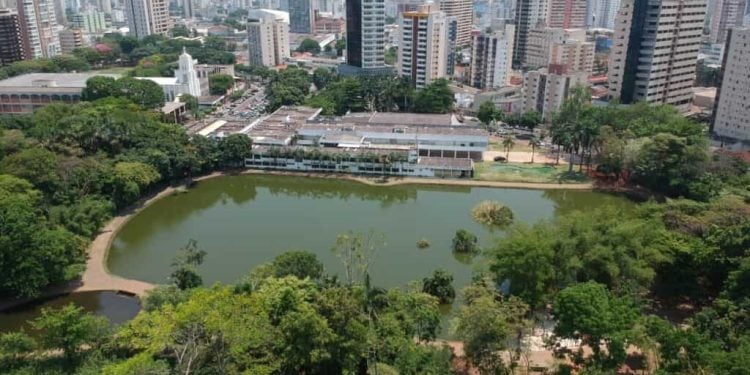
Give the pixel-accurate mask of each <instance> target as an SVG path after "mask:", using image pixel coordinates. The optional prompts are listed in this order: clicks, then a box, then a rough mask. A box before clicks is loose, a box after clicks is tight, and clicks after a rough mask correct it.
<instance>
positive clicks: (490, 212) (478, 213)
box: [471, 201, 513, 227]
mask: <svg viewBox="0 0 750 375" xmlns="http://www.w3.org/2000/svg"><path fill="white" fill-rule="evenodd" d="M471 216H472V217H474V221H476V222H477V223H480V224H484V225H487V226H496V227H505V226H508V225H509V224H510V223H512V222H513V211H511V209H510V208H508V207H506V206H504V205H503V204H501V203H500V202H497V201H482V202H480V203H479V204H477V205H476V206H474V208H473V209H472V210H471Z"/></svg>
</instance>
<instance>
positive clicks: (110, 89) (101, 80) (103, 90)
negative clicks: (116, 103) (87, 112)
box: [81, 76, 117, 102]
mask: <svg viewBox="0 0 750 375" xmlns="http://www.w3.org/2000/svg"><path fill="white" fill-rule="evenodd" d="M115 82H116V80H115V78H114V77H109V76H94V77H91V78H89V79H88V80H86V87H85V88H84V89H83V91H82V92H81V100H84V101H88V102H93V101H94V100H97V99H101V98H106V97H110V96H115V95H117V89H116V84H115Z"/></svg>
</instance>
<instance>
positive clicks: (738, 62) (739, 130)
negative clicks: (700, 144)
mask: <svg viewBox="0 0 750 375" xmlns="http://www.w3.org/2000/svg"><path fill="white" fill-rule="evenodd" d="M726 40H727V45H726V48H725V49H724V60H723V61H722V64H721V77H722V78H721V85H720V87H719V90H718V92H717V94H716V102H715V104H714V113H713V119H712V121H711V131H712V132H713V133H714V134H716V135H719V136H722V137H729V138H732V139H736V140H741V141H750V105H748V103H750V28H730V29H729V30H727V35H726Z"/></svg>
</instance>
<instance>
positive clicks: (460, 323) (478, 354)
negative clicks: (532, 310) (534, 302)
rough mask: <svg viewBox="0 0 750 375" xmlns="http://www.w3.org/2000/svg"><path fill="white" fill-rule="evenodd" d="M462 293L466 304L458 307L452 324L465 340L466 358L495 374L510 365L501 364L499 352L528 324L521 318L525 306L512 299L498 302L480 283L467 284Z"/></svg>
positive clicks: (524, 311) (493, 293)
mask: <svg viewBox="0 0 750 375" xmlns="http://www.w3.org/2000/svg"><path fill="white" fill-rule="evenodd" d="M463 294H464V295H465V296H466V304H464V305H463V306H461V307H459V309H458V313H457V314H456V317H455V318H454V320H453V327H454V330H455V333H456V337H458V338H459V339H460V340H461V341H462V342H463V343H464V352H465V353H466V357H467V358H468V359H469V361H470V362H471V363H472V364H473V365H474V366H476V367H477V369H479V372H480V373H481V374H498V373H502V371H501V370H502V369H506V370H507V369H509V368H511V367H513V366H514V365H513V364H512V363H504V361H503V355H502V354H503V351H504V350H506V349H507V343H508V341H509V340H510V339H511V338H512V337H514V336H516V335H518V333H519V332H523V330H524V329H525V327H526V326H527V325H528V324H527V323H526V321H525V319H524V316H525V315H526V313H527V312H528V306H526V305H525V304H523V303H522V302H520V301H519V300H518V299H514V298H511V299H510V300H508V301H501V299H500V298H498V296H497V295H496V293H495V292H494V291H493V290H491V289H490V288H488V287H486V286H482V285H473V286H469V287H467V288H466V289H464V291H463ZM522 335H523V334H520V335H519V337H520V336H522ZM511 360H513V357H511Z"/></svg>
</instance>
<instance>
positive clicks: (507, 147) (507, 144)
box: [503, 134, 516, 160]
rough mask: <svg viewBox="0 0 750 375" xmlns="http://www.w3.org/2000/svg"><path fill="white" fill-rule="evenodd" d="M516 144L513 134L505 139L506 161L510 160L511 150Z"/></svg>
mask: <svg viewBox="0 0 750 375" xmlns="http://www.w3.org/2000/svg"><path fill="white" fill-rule="evenodd" d="M515 144H516V142H515V141H514V140H513V134H508V135H507V136H505V139H503V147H504V148H505V160H508V159H509V157H510V150H511V149H512V148H513V146H514V145H515Z"/></svg>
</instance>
